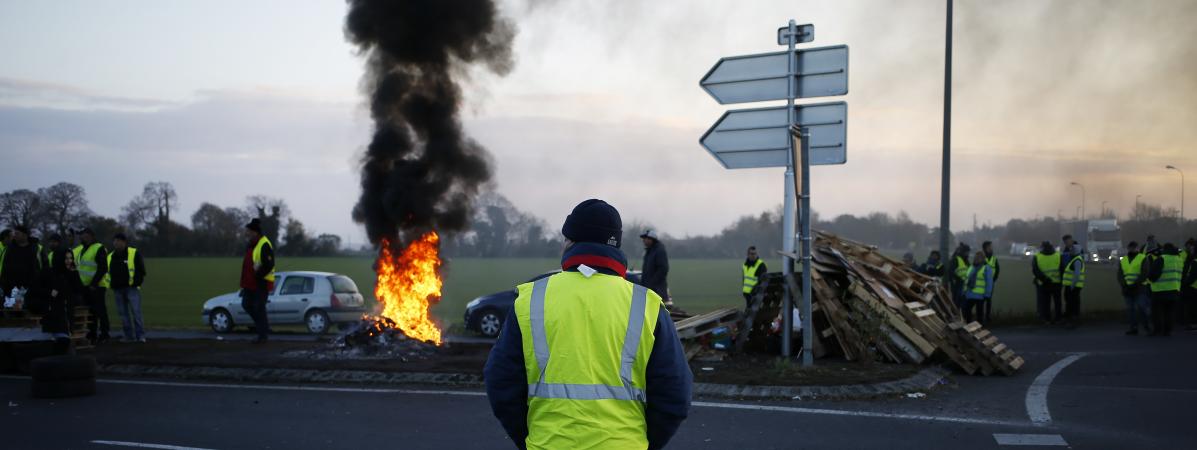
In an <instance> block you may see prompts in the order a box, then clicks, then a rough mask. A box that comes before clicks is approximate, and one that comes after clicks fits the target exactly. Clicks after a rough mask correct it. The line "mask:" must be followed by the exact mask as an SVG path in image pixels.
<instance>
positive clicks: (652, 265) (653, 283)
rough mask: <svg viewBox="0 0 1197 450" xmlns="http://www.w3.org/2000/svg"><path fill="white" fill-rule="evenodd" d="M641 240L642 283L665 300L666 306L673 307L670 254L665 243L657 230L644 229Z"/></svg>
mask: <svg viewBox="0 0 1197 450" xmlns="http://www.w3.org/2000/svg"><path fill="white" fill-rule="evenodd" d="M640 241H641V242H643V243H644V265H643V266H641V268H640V270H641V273H640V284H642V285H644V287H646V288H649V289H652V291H653V292H656V293H657V295H659V296H661V298H662V299H663V300H665V306H667V307H672V306H673V299H671V298H669V281H668V278H669V254H668V253H665V244H662V243H661V240H660V239H659V238H658V237H657V231H656V230H652V229H649V230H644V233H641V234H640Z"/></svg>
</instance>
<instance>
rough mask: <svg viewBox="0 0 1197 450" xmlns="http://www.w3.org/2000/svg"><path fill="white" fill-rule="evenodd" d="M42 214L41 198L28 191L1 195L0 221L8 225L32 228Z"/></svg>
mask: <svg viewBox="0 0 1197 450" xmlns="http://www.w3.org/2000/svg"><path fill="white" fill-rule="evenodd" d="M39 212H41V198H40V197H39V196H38V195H37V193H36V192H33V191H31V190H28V189H17V190H15V191H12V192H8V193H5V194H2V195H0V219H2V220H4V222H6V223H7V224H8V225H12V226H16V225H24V226H31V225H33V223H34V221H35V220H36V219H37V218H38V217H37V215H38V213H39Z"/></svg>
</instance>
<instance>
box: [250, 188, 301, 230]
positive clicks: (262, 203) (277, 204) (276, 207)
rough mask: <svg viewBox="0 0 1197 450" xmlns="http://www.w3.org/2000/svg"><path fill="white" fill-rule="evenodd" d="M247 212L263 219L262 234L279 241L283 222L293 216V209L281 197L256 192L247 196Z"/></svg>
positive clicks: (251, 215)
mask: <svg viewBox="0 0 1197 450" xmlns="http://www.w3.org/2000/svg"><path fill="white" fill-rule="evenodd" d="M245 212H246V213H249V217H251V218H253V217H257V218H258V220H261V221H262V234H265V235H266V237H267V238H269V239H270V240H271V241H278V238H279V229H280V227H281V225H282V223H283V222H284V221H285V220H287V218H288V217H291V209H290V208H288V207H287V202H286V201H284V200H283V199H281V198H275V197H267V196H265V195H261V194H256V195H250V196H248V197H245Z"/></svg>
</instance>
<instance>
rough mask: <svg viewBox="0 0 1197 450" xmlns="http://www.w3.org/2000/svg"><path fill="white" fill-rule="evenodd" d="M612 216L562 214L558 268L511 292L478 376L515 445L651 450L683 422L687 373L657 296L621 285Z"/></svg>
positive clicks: (602, 210) (592, 206) (596, 207)
mask: <svg viewBox="0 0 1197 450" xmlns="http://www.w3.org/2000/svg"><path fill="white" fill-rule="evenodd" d="M622 228H623V222H622V220H621V219H620V217H619V211H617V210H616V209H615V208H614V207H612V206H611V205H609V204H607V203H606V202H604V201H602V200H597V199H590V200H586V201H584V202H582V203H580V204H578V206H577V207H575V208H574V209H573V211H572V212H571V213H570V214H569V216H568V217H566V218H565V224H564V226H562V228H561V233H562V235H564V237H565V249H564V250H563V252H562V255H561V270H562V271H561V272H560V273H558V274H556V275H552V276H549V277H546V278H541V279H539V280H536V281H534V282H531V283H525V284H522V285H520V286H518V287H517V288H516V289H517V290H518V296H517V297H516V300H515V306H514V307H513V309H512V314H508V315H507V323H506V324H505V325H504V326H503V328H502V330H503V331H502V332H501V334H500V335H499V339H498V341H497V342H495V346H494V348H493V349H492V350H491V353H490V357H489V358H488V359H487V361H486V367H485V369H484V370H483V373H484V378H485V380H486V395H487V398H488V399H489V400H490V405H491V410H492V411H493V412H494V414H495V417H497V418H498V419H499V423H500V424H502V426H503V428H504V430H505V431H506V432H507V435H508V436H510V437H511V440H512V443H514V444H515V446H516V447H517V448H520V449H576V448H595V449H600V448H601V449H645V448H648V449H659V448H662V447H664V446H665V445H666V444H667V443H668V442H669V439H670V438H672V437H673V434H674V433H675V432H676V431H677V429H678V427H679V426H680V425H681V423H682V421H683V420H685V419H686V416H687V415H688V414H689V409H690V388H691V383H692V379H693V375H692V374H691V373H690V368H689V365H688V364H687V363H686V357H685V355H684V354H683V351H682V345H681V342H680V341H679V340H678V337H677V331H676V330H675V329H674V327H673V321H672V320H670V319H669V312H668V311H667V310H666V309H665V307H664V305H663V304H662V301H661V297H660V295H658V294H657V293H656V292H653V291H652V290H651V289H648V288H646V287H644V286H640V285H637V284H633V283H631V282H629V281H628V280H626V279H625V276H626V270H627V258H626V257H625V256H624V254H623V252H622V251H621V250H620V249H619V246H620V242H619V241H620V239H621V236H623V231H622Z"/></svg>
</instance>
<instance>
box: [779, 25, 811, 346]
mask: <svg viewBox="0 0 1197 450" xmlns="http://www.w3.org/2000/svg"><path fill="white" fill-rule="evenodd" d="M788 31H789V36H788V39H786V41H787V42H788V43H789V49H790V51H789V54H788V57H787V59H788V64H789V65H788V67H789V76H788V77H787V78H786V80H787V82H786V120H787V123H788V126H787V127H786V129H790V128H792V127H793V126H794V74H795V73H796V72H797V70H796V68H795V67H794V66H795V65H797V61H796V59H797V58H795V56H794V45H795V44H796V43H797V42H796V41H797V38H798V23H797V22H795V21H794V20H793V19H790V29H789V30H788ZM787 140H788V141H790V151H789V152H788V153H789V155H790V156H788V157H787V158H789V159H790V161H789V162H790V163H789V164H787V165H786V177H785V178H786V179H785V182H786V189H785V193H786V195H785V203H784V204H783V205H782V207H783V208H784V209H785V211H784V213H783V214H784V216H783V219H782V230H781V232H782V241H781V242H782V246H783V247H784V249H783V250H784V251H785V252H786V254H787V255H792V254H794V206H795V205H794V203H795V201H796V199H795V198H794V189H793V186H794V163H795V162H797V161H794V160H793V155H794V140H793V139H787ZM804 175H805V174H804ZM805 182H806V180H803V183H805ZM782 271H783V274H782V275H783V276H784V277H786V279H788V278H789V277H791V276H793V275H794V260H793V259H791V258H790V257H789V256H783V257H782ZM785 294H786V295H785V296H784V298H782V305H781V311H782V313H781V326H782V330H781V354H782V356H784V357H786V358H789V357H790V355H792V354H793V351H792V349H791V348H790V341H791V340H792V338H793V333H794V331H793V328H794V301H793V296H794V293H793V292H790V288H789V283H786V292H785Z"/></svg>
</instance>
